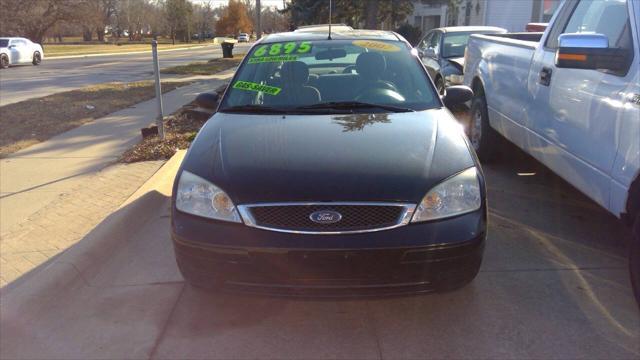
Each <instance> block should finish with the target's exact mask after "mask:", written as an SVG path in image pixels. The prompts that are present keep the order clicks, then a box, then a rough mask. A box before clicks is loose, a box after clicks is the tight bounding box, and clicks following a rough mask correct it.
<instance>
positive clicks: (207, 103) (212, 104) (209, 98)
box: [195, 93, 220, 110]
mask: <svg viewBox="0 0 640 360" xmlns="http://www.w3.org/2000/svg"><path fill="white" fill-rule="evenodd" d="M218 100H220V96H219V95H218V94H216V93H202V94H200V95H198V96H197V97H196V100H195V103H196V105H198V106H200V107H201V108H205V109H213V110H215V109H216V108H217V107H218Z"/></svg>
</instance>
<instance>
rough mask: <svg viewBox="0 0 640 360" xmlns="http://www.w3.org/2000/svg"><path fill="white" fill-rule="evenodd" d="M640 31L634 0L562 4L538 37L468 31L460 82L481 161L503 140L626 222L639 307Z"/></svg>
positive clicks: (580, 0)
mask: <svg viewBox="0 0 640 360" xmlns="http://www.w3.org/2000/svg"><path fill="white" fill-rule="evenodd" d="M639 29H640V2H637V1H631V0H603V1H587V0H574V1H566V2H565V3H564V5H563V6H562V7H561V8H560V9H559V11H558V12H557V13H556V15H555V16H554V18H553V19H552V21H551V23H550V24H549V27H548V28H547V30H546V32H545V33H544V35H542V34H533V33H528V34H501V35H474V36H472V37H471V39H470V40H469V45H468V47H467V53H466V59H465V71H464V83H465V84H468V85H470V86H472V88H473V90H474V92H475V97H474V99H473V102H472V108H471V112H472V114H471V126H470V138H471V142H472V144H473V146H474V148H475V149H476V151H477V153H478V156H479V157H480V159H482V160H491V159H492V158H493V157H494V155H495V154H496V152H497V149H496V145H497V144H498V143H499V142H498V141H497V140H498V135H500V136H503V137H505V138H507V139H508V140H509V141H511V142H512V143H514V144H516V145H517V146H518V147H520V148H521V149H523V150H524V151H525V152H527V153H529V154H531V155H532V156H533V157H535V158H536V159H538V160H539V161H540V162H541V163H543V164H544V165H546V166H547V167H548V168H550V169H551V170H552V171H554V172H555V173H557V174H558V175H560V176H561V177H562V178H564V179H565V180H567V181H568V182H569V183H571V184H572V185H573V186H575V187H576V188H578V189H579V190H581V191H582V192H583V193H585V194H586V195H587V196H589V197H590V198H591V199H593V200H594V201H595V202H596V203H598V204H599V205H601V206H602V207H604V208H605V209H607V210H609V211H610V212H611V213H612V214H613V215H615V216H617V217H619V218H621V219H623V220H625V221H626V222H627V223H628V224H630V225H632V226H633V229H634V230H633V232H634V235H633V236H634V237H633V241H634V242H633V244H632V246H631V251H630V253H629V258H630V261H629V263H630V270H631V271H630V272H631V279H632V283H633V286H634V289H635V295H636V299H637V300H638V302H639V304H640V61H639V59H640V41H639V36H640V32H639ZM634 224H635V225H634Z"/></svg>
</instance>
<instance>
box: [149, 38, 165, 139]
mask: <svg viewBox="0 0 640 360" xmlns="http://www.w3.org/2000/svg"><path fill="white" fill-rule="evenodd" d="M151 53H152V54H153V72H154V74H155V77H156V101H157V104H158V113H157V114H156V125H157V126H158V136H159V137H160V140H164V111H163V109H162V89H161V85H160V62H159V60H158V42H157V41H156V40H152V41H151Z"/></svg>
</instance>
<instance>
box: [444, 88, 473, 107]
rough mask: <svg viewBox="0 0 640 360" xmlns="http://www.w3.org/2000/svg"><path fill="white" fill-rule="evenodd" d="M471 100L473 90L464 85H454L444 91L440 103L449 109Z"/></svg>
mask: <svg viewBox="0 0 640 360" xmlns="http://www.w3.org/2000/svg"><path fill="white" fill-rule="evenodd" d="M471 98H473V90H471V88H470V87H468V86H466V85H454V86H449V87H447V88H446V89H445V92H444V96H443V97H442V102H443V103H444V106H446V107H447V108H449V109H451V108H452V107H454V106H455V105H460V104H464V103H466V102H467V101H469V100H471Z"/></svg>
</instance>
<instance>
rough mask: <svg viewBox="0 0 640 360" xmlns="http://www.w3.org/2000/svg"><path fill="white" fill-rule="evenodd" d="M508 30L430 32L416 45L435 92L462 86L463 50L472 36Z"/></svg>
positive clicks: (470, 28)
mask: <svg viewBox="0 0 640 360" xmlns="http://www.w3.org/2000/svg"><path fill="white" fill-rule="evenodd" d="M506 32H507V30H506V29H503V28H499V27H493V26H452V27H444V28H437V29H433V30H431V31H429V32H427V34H426V35H425V36H424V37H423V38H422V40H421V41H420V43H418V46H416V48H417V50H418V53H419V54H420V58H421V59H422V62H423V63H424V66H425V67H426V68H427V71H428V72H429V75H430V76H431V79H433V82H434V83H435V84H436V88H437V89H438V92H439V93H440V94H441V95H442V94H444V89H445V87H447V86H451V85H460V84H462V81H463V77H462V70H463V67H464V51H465V49H466V48H467V41H468V40H469V36H471V35H472V34H499V33H506Z"/></svg>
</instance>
